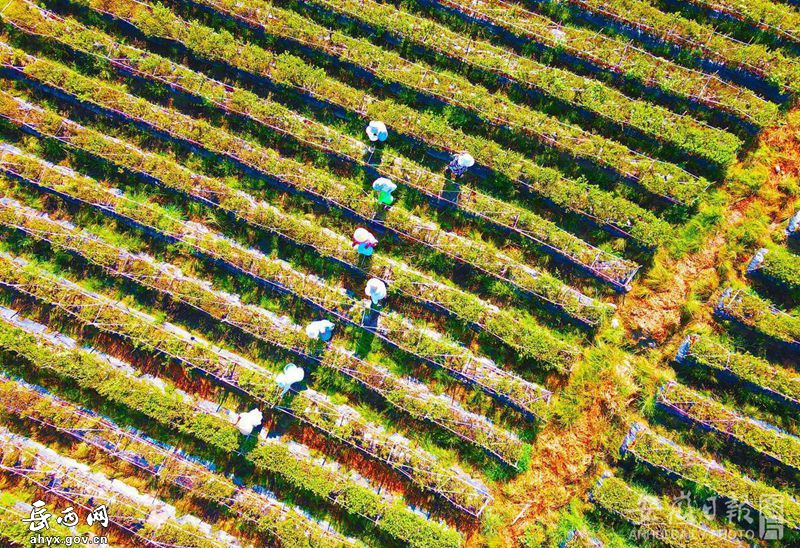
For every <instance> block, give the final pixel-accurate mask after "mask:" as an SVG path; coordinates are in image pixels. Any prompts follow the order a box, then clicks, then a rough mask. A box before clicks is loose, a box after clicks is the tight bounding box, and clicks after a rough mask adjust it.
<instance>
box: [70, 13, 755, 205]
mask: <svg viewBox="0 0 800 548" xmlns="http://www.w3.org/2000/svg"><path fill="white" fill-rule="evenodd" d="M95 2H97V4H100V2H99V1H98V0H77V3H79V4H82V5H93V4H94V3H95ZM128 3H131V4H133V1H132V0H118V1H117V2H114V3H109V2H104V3H102V8H103V9H105V10H106V11H109V12H112V13H113V12H115V11H116V10H117V8H115V7H113V5H112V6H109V4H114V5H116V4H121V7H120V8H119V11H120V12H130V8H129V7H128V5H127V4H128ZM134 5H136V6H137V8H138V10H139V13H138V14H137V15H134V16H133V17H132V18H131V19H132V20H134V21H135V23H136V24H137V25H141V26H144V27H148V26H152V25H153V24H154V22H156V21H158V23H159V24H161V25H163V24H164V23H165V19H169V18H171V17H174V14H171V12H170V14H171V15H164V14H163V13H162V12H164V11H167V10H166V8H164V7H163V6H153V5H152V4H134ZM214 7H215V9H216V10H218V11H219V12H220V13H222V14H225V15H229V16H231V17H233V18H235V19H236V20H239V21H242V22H244V23H246V24H248V25H258V26H259V28H260V29H262V30H263V31H264V32H265V33H268V34H270V35H273V36H278V37H281V38H285V39H288V40H292V41H295V42H298V43H300V44H303V45H305V46H308V47H313V48H315V49H318V50H321V51H324V52H326V53H328V54H330V55H332V56H335V57H337V58H338V59H340V60H342V61H344V62H346V63H349V64H353V65H355V66H358V67H360V68H363V69H364V70H366V71H368V72H370V73H372V74H374V75H376V76H377V77H378V78H381V79H383V80H385V81H387V82H390V83H398V84H401V85H403V86H405V87H408V88H411V89H414V90H416V91H419V92H421V93H424V94H426V95H429V96H432V97H435V98H438V99H443V100H445V101H446V102H447V103H449V104H452V105H455V106H458V107H459V108H463V109H465V110H468V111H471V112H473V113H474V114H475V115H476V116H479V117H481V118H482V119H484V120H486V121H487V122H489V123H490V124H493V125H496V126H498V127H504V128H505V127H509V128H512V129H514V130H515V131H519V132H521V133H523V134H526V135H530V136H532V137H534V138H536V139H538V140H540V141H541V142H542V143H544V144H546V145H548V146H551V147H554V148H556V149H558V150H561V151H563V152H565V153H567V154H569V155H570V156H574V157H576V158H586V159H589V160H591V161H592V162H594V163H595V164H598V165H601V166H604V167H606V168H608V169H611V170H613V171H615V172H617V173H618V175H620V176H623V177H625V178H628V179H633V180H636V181H637V182H638V183H640V184H641V186H642V187H644V188H646V189H647V190H648V191H649V192H652V193H653V194H655V195H658V196H662V197H665V198H668V199H673V200H677V201H679V202H681V203H693V202H694V201H695V200H697V198H699V196H700V195H702V194H703V192H704V191H705V190H706V188H707V187H708V185H709V182H708V181H707V180H705V179H703V178H702V177H697V176H695V175H692V174H691V173H689V172H687V171H685V170H683V169H682V168H680V167H679V166H677V165H675V164H670V163H667V162H663V161H660V160H656V159H654V158H650V157H648V156H646V155H643V154H641V153H638V152H636V151H634V150H631V149H630V148H628V147H626V146H625V145H623V144H621V143H619V142H617V141H613V140H611V139H608V138H605V137H602V136H600V135H599V134H596V133H591V132H588V131H585V130H583V129H581V128H580V127H578V126H575V125H571V124H567V123H565V122H561V121H560V120H558V119H557V118H554V117H551V116H548V115H546V114H544V113H541V112H538V111H535V110H533V109H531V108H528V107H525V106H522V105H519V104H517V103H514V102H512V101H511V100H510V99H509V98H508V97H507V96H505V95H498V94H492V93H491V92H489V91H488V90H487V89H486V88H485V87H482V86H478V85H475V84H471V83H470V82H469V81H468V80H466V79H465V78H463V77H460V76H457V75H455V74H453V73H451V72H447V71H442V70H436V69H434V68H433V67H430V66H428V65H425V64H422V63H412V62H410V61H407V60H405V59H403V58H402V57H401V56H400V55H399V54H397V53H396V52H391V51H386V50H382V49H381V48H379V47H377V46H374V45H373V44H371V43H370V42H369V41H368V40H365V39H358V38H352V37H349V36H347V35H345V34H343V33H341V32H339V31H335V30H332V29H327V28H325V27H324V26H321V25H318V24H316V23H315V22H313V21H312V20H310V19H307V18H304V17H302V16H300V15H298V14H296V13H294V12H290V11H287V10H282V9H280V8H277V7H275V6H271V5H267V7H265V8H259V7H255V8H253V7H250V6H248V7H244V6H237V5H236V4H235V3H234V2H217V3H215V4H214ZM148 8H149V11H150V13H148V14H145V11H146V10H147V9H148ZM148 20H149V21H148ZM173 21H174V22H173V25H180V26H181V27H183V31H182V34H183V33H186V32H188V31H189V29H190V28H191V26H190V23H188V22H187V21H185V20H182V19H179V18H175V19H174V20H173ZM162 32H163V30H162ZM237 47H238V49H241V48H255V47H256V46H252V45H248V44H245V43H241V42H240V43H238V44H237ZM727 135H729V137H730V138H728V139H726V141H728V142H726V143H725V144H718V145H717V146H720V150H725V151H726V154H723V156H726V157H727V158H729V160H727V161H731V160H732V158H733V157H735V152H734V153H733V154H732V155H730V156H727V154H730V152H728V151H729V150H730V149H731V146H732V144H733V142H735V148H738V146H739V144H740V142H739V140H738V138H736V137H735V136H733V135H731V134H727Z"/></svg>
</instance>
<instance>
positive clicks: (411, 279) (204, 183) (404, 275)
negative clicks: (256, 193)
mask: <svg viewBox="0 0 800 548" xmlns="http://www.w3.org/2000/svg"><path fill="white" fill-rule="evenodd" d="M0 117H3V118H5V119H6V120H9V121H11V122H12V123H15V124H19V125H21V126H22V127H24V128H26V129H27V130H29V131H32V132H34V133H35V134H37V135H40V136H45V137H51V138H54V139H57V140H59V141H60V142H62V143H64V144H66V145H67V146H70V147H72V148H75V149H77V150H81V151H85V152H88V153H89V154H92V155H94V156H96V157H99V158H102V159H104V160H107V161H109V162H111V163H112V165H115V166H118V167H120V168H121V169H124V170H126V171H129V172H133V173H136V174H139V175H142V176H144V177H145V178H147V179H148V180H153V181H156V182H157V183H158V184H160V185H162V186H164V187H165V188H168V189H171V190H174V191H176V192H179V193H181V194H183V195H186V196H189V197H191V198H193V199H195V200H198V201H199V202H201V203H204V204H210V205H212V206H214V207H220V208H221V209H223V210H224V211H227V212H229V213H230V214H232V215H233V216H235V217H237V218H241V219H244V220H246V221H247V222H248V223H250V224H252V225H254V226H256V227H258V228H261V229H264V230H267V231H271V232H274V233H277V234H279V235H281V236H282V237H283V238H285V239H287V240H289V241H291V242H294V243H297V244H298V245H301V246H310V247H311V248H313V249H314V250H315V251H317V252H318V253H319V254H320V255H321V256H323V257H327V258H331V259H333V260H335V261H337V262H341V263H342V264H344V265H345V266H347V267H348V269H353V270H358V271H360V272H361V273H362V274H363V276H364V277H367V276H375V277H378V278H381V279H383V280H384V281H385V282H386V283H387V285H388V288H389V291H390V292H392V293H395V292H396V293H398V294H399V295H402V296H404V297H409V298H411V299H414V300H418V301H420V302H422V303H423V304H424V305H425V306H427V307H429V308H432V309H434V310H436V311H443V312H444V313H445V314H447V315H452V316H456V317H458V318H461V319H463V320H464V321H465V322H467V323H468V324H469V325H472V326H476V327H477V328H479V329H483V330H486V331H487V332H489V333H492V334H494V335H495V336H497V337H498V338H499V339H500V340H502V341H503V342H505V343H506V344H508V345H510V346H512V347H513V348H515V349H518V350H519V351H520V352H523V351H525V349H531V348H535V344H534V343H535V341H541V340H543V339H546V338H547V337H546V336H545V337H543V336H542V335H541V333H540V331H539V328H536V327H535V326H531V324H530V322H523V321H522V320H521V319H520V318H519V317H518V315H517V314H516V313H514V312H513V311H511V310H509V309H504V310H500V309H499V308H497V307H494V306H493V305H491V304H489V303H487V302H485V301H482V300H481V299H479V298H478V297H476V296H474V295H472V294H470V293H466V292H464V291H463V290H460V289H457V288H455V287H452V286H450V285H446V284H444V283H441V282H439V281H437V280H434V279H433V278H430V277H428V276H426V275H425V274H423V273H422V272H420V271H418V270H415V269H413V268H411V267H409V266H408V265H406V264H405V263H401V262H398V261H395V260H393V259H391V258H388V257H385V256H384V255H382V254H378V255H376V256H373V260H372V261H371V262H370V263H369V265H368V266H367V267H366V268H367V269H368V270H362V269H360V268H359V267H357V266H356V263H355V262H354V261H355V257H354V253H353V249H352V245H351V242H350V240H348V239H346V238H344V237H343V236H341V235H339V234H337V233H335V232H333V231H331V230H329V229H326V228H324V227H322V226H319V225H317V224H316V223H313V222H312V221H309V220H308V219H306V218H301V217H299V216H296V215H291V214H287V213H284V212H282V211H281V210H279V209H277V208H275V207H274V206H272V205H270V204H268V203H266V202H263V201H256V200H255V199H253V198H252V197H251V196H250V195H248V194H246V193H244V192H241V191H239V190H236V189H234V188H232V187H230V186H228V185H227V184H225V183H224V182H223V181H220V180H218V179H214V178H210V177H206V176H204V175H201V174H198V173H195V172H192V171H190V170H188V169H187V168H185V167H183V166H182V165H180V164H177V163H175V162H174V161H172V160H170V159H169V158H167V157H165V156H159V155H155V154H152V153H148V152H144V151H142V150H141V149H138V148H136V147H134V146H132V145H130V144H128V143H125V142H122V141H120V140H118V139H114V138H111V137H108V136H106V135H104V134H101V133H98V132H95V131H93V130H90V129H87V128H85V127H83V126H80V125H79V124H76V123H75V122H72V121H71V120H69V119H65V118H61V117H60V116H58V115H57V114H55V113H54V112H51V111H45V110H43V109H40V108H38V107H35V106H33V105H31V104H30V103H26V102H24V101H22V100H19V99H14V98H10V97H9V96H8V95H6V94H5V93H2V92H0ZM45 167H46V166H45V164H42V163H41V161H38V160H36V159H32V158H31V157H29V156H26V155H23V154H20V153H17V152H13V151H12V150H11V149H9V148H8V147H5V148H4V154H3V156H2V163H0V169H2V170H3V171H4V172H6V173H11V174H13V176H14V177H16V178H22V179H25V180H28V181H30V182H32V183H34V184H37V185H43V186H45V187H47V188H52V189H53V190H54V191H57V192H67V193H69V189H70V188H76V189H77V188H80V186H81V185H80V184H76V185H75V186H72V187H71V186H69V185H56V184H54V183H52V181H53V179H50V178H48V177H43V176H36V177H35V178H34V174H35V173H40V174H43V175H46V174H47V172H49V171H50V170H47V169H44V168H45ZM70 176H72V177H77V174H75V173H74V172H66V173H64V172H63V171H62V172H59V173H58V177H59V178H60V179H61V181H62V182H63V181H64V180H69V179H68V178H69V177H70ZM83 180H84V181H86V182H87V183H88V182H89V179H87V178H83ZM105 192H106V194H108V195H107V196H106V197H105V198H106V199H105V201H102V202H92V201H89V203H92V204H96V205H102V206H103V207H105V208H108V207H111V210H113V211H116V213H118V214H120V215H126V216H128V215H130V216H132V217H130V218H131V219H132V220H133V219H134V218H137V219H139V221H143V220H144V219H141V218H140V217H139V216H138V215H136V214H137V213H138V212H137V209H138V207H139V204H138V203H137V204H136V208H125V207H124V206H125V204H126V202H125V201H124V200H123V201H120V200H118V199H117V198H119V197H118V196H115V195H113V194H110V193H108V190H106V191H105ZM70 195H71V196H73V197H74V198H75V199H80V200H84V201H86V200H87V197H88V196H90V195H91V193H90V194H89V195H76V194H70ZM115 204H118V205H119V206H122V209H120V207H117V206H116V205H115ZM106 210H107V209H106ZM126 218H127V217H126ZM172 226H173V228H174V227H176V226H177V225H175V224H174V223H172ZM182 226H187V225H185V224H183V225H182ZM187 228H188V227H187ZM153 229H154V230H155V227H153ZM162 230H163V228H162ZM192 232H193V231H192ZM182 237H183V236H182ZM227 241H228V240H227V239H226V242H227ZM226 248H227V249H226V253H227V256H226V260H227V261H228V262H231V264H232V265H233V264H235V265H236V267H238V268H240V269H241V270H242V272H245V273H247V274H249V275H253V276H254V279H256V280H258V279H262V276H263V274H262V273H259V270H258V269H257V268H256V267H257V266H258V265H257V262H258V261H260V260H261V257H263V255H261V254H258V255H256V254H252V253H249V252H248V253H244V254H243V255H239V254H238V253H236V252H237V251H239V250H240V249H241V247H240V246H231V245H226ZM206 251H207V252H210V251H211V250H210V249H207V250H206ZM217 255H218V254H217V253H211V256H213V257H217ZM240 256H241V257H249V259H247V260H245V261H243V262H241V263H233V261H234V260H236V259H238V258H239V257H240ZM528 351H529V350H528ZM554 365H555V366H556V367H559V365H558V364H557V363H555V364H554Z"/></svg>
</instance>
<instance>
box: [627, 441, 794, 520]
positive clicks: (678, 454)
mask: <svg viewBox="0 0 800 548" xmlns="http://www.w3.org/2000/svg"><path fill="white" fill-rule="evenodd" d="M638 426H639V429H638V431H637V432H636V433H635V435H634V436H632V439H630V441H629V442H628V444H627V450H626V453H627V454H630V455H631V456H632V457H633V458H634V459H636V460H638V461H640V462H643V463H646V464H648V465H650V466H652V467H654V468H657V469H660V470H663V471H664V472H666V473H667V474H670V475H675V476H678V477H680V478H682V479H684V480H686V481H688V482H690V483H692V484H694V485H696V486H697V487H698V488H702V489H708V490H709V491H711V492H713V493H716V494H717V495H719V496H721V497H725V498H727V499H729V500H732V501H735V502H737V503H741V504H743V505H746V506H749V507H751V508H753V509H754V510H756V511H757V512H759V513H761V514H762V515H763V516H764V517H766V518H769V519H772V520H776V521H778V522H780V523H783V524H785V525H786V526H788V527H790V528H792V529H797V528H800V504H798V503H797V501H795V500H794V499H793V498H792V497H790V496H789V495H787V494H786V493H784V492H782V491H779V490H777V489H775V488H774V487H771V486H769V485H766V484H764V483H761V482H758V481H754V480H751V479H749V478H747V477H746V476H743V475H742V474H741V473H740V472H739V471H738V470H733V469H730V468H727V467H725V466H722V465H721V464H719V463H717V462H716V461H713V460H709V459H706V458H705V457H703V456H702V455H701V454H700V453H698V452H697V451H695V450H693V449H689V448H684V447H680V446H678V445H676V444H675V443H674V442H672V441H671V440H669V439H667V438H665V437H663V436H660V435H658V434H656V433H655V432H653V431H652V430H650V429H649V428H647V427H645V426H643V425H638ZM770 501H780V504H781V505H782V506H781V510H782V511H776V505H775V504H770ZM776 504H777V503H776Z"/></svg>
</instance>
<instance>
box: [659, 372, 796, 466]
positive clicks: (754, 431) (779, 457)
mask: <svg viewBox="0 0 800 548" xmlns="http://www.w3.org/2000/svg"><path fill="white" fill-rule="evenodd" d="M656 401H657V403H658V404H659V405H660V406H661V407H663V408H665V409H667V410H668V411H669V412H671V413H674V414H675V415H677V416H679V417H681V418H682V419H684V420H686V421H688V422H689V423H696V424H699V425H700V426H701V427H703V428H706V429H708V430H711V431H713V432H716V433H717V434H719V435H721V436H722V437H724V438H728V439H730V438H732V439H735V440H737V441H739V442H741V443H743V444H744V445H747V446H748V447H750V448H752V449H753V451H755V452H756V453H760V454H762V455H766V456H767V457H769V458H771V459H774V460H775V461H777V462H780V463H781V464H784V465H786V466H788V467H791V468H795V469H800V439H798V438H797V437H796V436H792V435H791V434H787V433H786V432H783V431H782V430H778V429H777V428H775V427H774V426H772V425H769V424H767V423H764V422H761V421H758V420H755V419H753V418H752V417H748V416H745V415H742V414H741V413H738V412H736V411H734V410H732V409H729V408H727V407H726V406H724V405H723V404H721V403H720V402H718V401H715V400H713V399H712V398H709V397H707V396H704V395H703V394H700V393H699V392H696V391H694V390H692V389H690V388H688V387H686V386H684V385H682V384H679V383H677V382H669V383H667V384H666V385H664V386H662V387H661V389H660V391H659V393H658V398H657V400H656Z"/></svg>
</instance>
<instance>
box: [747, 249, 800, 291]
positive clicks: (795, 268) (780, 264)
mask: <svg viewBox="0 0 800 548" xmlns="http://www.w3.org/2000/svg"><path fill="white" fill-rule="evenodd" d="M759 254H760V258H761V263H760V264H758V265H757V266H756V268H755V272H758V273H759V274H760V275H763V276H764V277H766V278H767V279H768V280H770V281H771V282H773V283H776V284H778V285H779V286H780V288H781V289H782V290H784V291H787V292H788V294H789V296H792V297H794V298H797V297H800V256H798V255H796V254H794V253H792V252H791V251H789V250H788V249H786V248H784V247H778V246H774V247H770V248H769V249H767V248H764V249H761V250H759Z"/></svg>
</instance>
